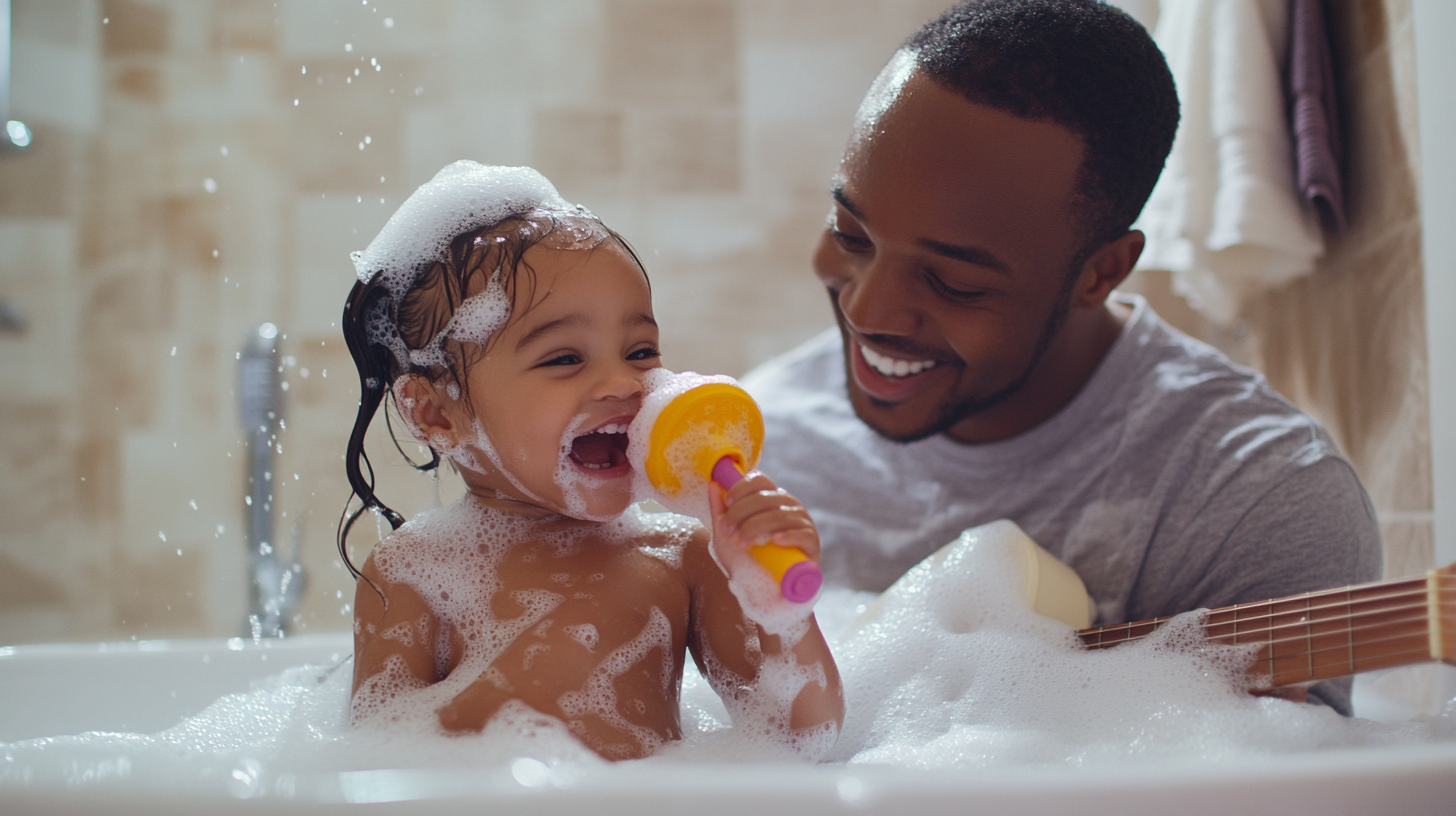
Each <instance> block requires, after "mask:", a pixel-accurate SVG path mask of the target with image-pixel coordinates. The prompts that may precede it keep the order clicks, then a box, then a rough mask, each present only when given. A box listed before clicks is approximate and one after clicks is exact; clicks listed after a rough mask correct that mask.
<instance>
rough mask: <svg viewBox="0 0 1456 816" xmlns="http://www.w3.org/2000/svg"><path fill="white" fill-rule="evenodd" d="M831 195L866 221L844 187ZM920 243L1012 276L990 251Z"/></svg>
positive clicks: (1002, 262) (951, 256)
mask: <svg viewBox="0 0 1456 816" xmlns="http://www.w3.org/2000/svg"><path fill="white" fill-rule="evenodd" d="M829 194H830V195H831V196H833V197H834V200H835V201H837V202H838V203H839V206H841V207H843V208H845V209H846V210H849V212H850V214H851V215H853V216H854V217H855V218H858V219H859V220H861V221H863V220H864V213H862V212H860V209H859V208H858V207H856V206H854V202H853V201H850V200H849V196H848V195H846V194H845V192H844V185H842V184H836V185H834V187H833V188H831V189H830V191H829ZM918 243H919V244H920V246H922V247H924V248H925V249H928V250H930V251H931V252H934V253H935V254H937V255H941V256H944V257H946V258H950V259H951V260H953V261H960V262H962V263H968V264H975V265H976V266H983V267H985V268H987V269H991V270H995V271H996V272H1000V273H1001V274H1003V275H1009V274H1011V265H1010V264H1008V263H1006V262H1005V261H1003V260H1001V259H1000V258H998V257H996V253H994V252H992V251H990V250H988V249H982V248H980V247H969V246H956V245H955V244H947V243H944V242H941V241H932V240H930V239H929V238H922V239H920V241H919V242H918Z"/></svg>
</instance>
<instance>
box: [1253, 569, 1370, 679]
mask: <svg viewBox="0 0 1456 816" xmlns="http://www.w3.org/2000/svg"><path fill="white" fill-rule="evenodd" d="M1353 622H1354V616H1353V615H1351V614H1350V588H1349V587H1345V646H1346V648H1347V649H1348V654H1347V655H1346V657H1345V662H1346V664H1348V665H1349V667H1350V673H1351V674H1354V673H1355V630H1354V628H1353V627H1352V624H1353ZM1269 651H1270V653H1272V652H1273V651H1274V650H1273V649H1270V650H1269Z"/></svg>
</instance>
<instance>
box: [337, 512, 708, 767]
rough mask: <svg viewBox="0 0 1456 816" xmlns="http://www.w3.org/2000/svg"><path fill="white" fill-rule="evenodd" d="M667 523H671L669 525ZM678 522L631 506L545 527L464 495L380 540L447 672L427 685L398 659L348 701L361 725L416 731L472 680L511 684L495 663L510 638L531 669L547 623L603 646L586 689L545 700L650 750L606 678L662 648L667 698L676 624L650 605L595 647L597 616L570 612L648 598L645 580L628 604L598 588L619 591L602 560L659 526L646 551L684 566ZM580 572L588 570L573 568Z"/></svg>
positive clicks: (660, 670) (400, 630)
mask: <svg viewBox="0 0 1456 816" xmlns="http://www.w3.org/2000/svg"><path fill="white" fill-rule="evenodd" d="M672 520H676V523H675V525H674V524H672V523H671V522H672ZM685 521H686V520H682V519H679V518H678V517H668V518H667V519H665V520H657V521H652V522H647V521H642V520H639V519H638V516H637V514H636V513H635V512H633V513H631V514H629V515H628V516H626V517H624V518H623V519H622V520H619V521H618V522H616V523H613V524H606V525H600V526H594V527H583V526H580V525H569V526H565V527H561V528H556V529H553V528H551V527H550V525H543V524H542V523H540V522H537V521H530V520H526V519H523V518H522V517H519V516H515V515H511V514H508V513H503V512H500V511H496V510H492V509H490V508H487V507H485V506H483V505H481V504H480V503H479V502H478V501H477V500H475V499H474V498H473V497H472V496H469V495H467V496H466V497H464V498H462V500H461V501H460V502H459V503H457V504H455V505H452V506H450V507H445V508H440V509H437V510H434V511H431V512H428V513H425V514H421V515H420V516H418V517H416V518H415V519H414V520H412V521H411V522H410V523H409V525H408V526H406V527H404V528H402V529H401V530H400V533H399V534H398V535H397V536H396V538H394V539H391V540H390V541H389V542H387V543H386V544H384V545H381V546H380V547H378V548H377V549H376V551H375V553H374V563H375V565H376V567H377V568H378V570H379V574H380V577H381V578H382V579H384V581H385V582H387V583H389V584H403V585H407V586H409V587H411V588H413V589H414V590H415V591H416V592H417V593H418V594H419V596H420V597H421V598H422V599H423V600H424V601H425V603H426V604H428V605H429V607H430V610H431V612H432V613H433V615H434V617H435V619H436V620H437V621H438V623H439V626H438V629H437V631H438V637H437V640H436V642H435V643H434V644H432V645H433V648H434V652H435V654H436V663H437V666H436V669H437V671H436V674H437V675H438V676H441V677H444V678H445V679H444V680H442V681H441V682H439V683H435V684H433V685H426V684H424V683H422V682H421V681H419V680H418V679H416V678H415V677H413V676H411V675H410V673H409V672H408V671H406V670H405V667H404V664H403V661H402V660H399V659H395V660H394V662H393V663H390V664H387V665H386V668H385V671H383V672H381V673H380V674H378V675H376V676H375V677H372V678H369V679H368V680H367V681H365V683H363V684H362V685H361V687H360V689H359V690H358V692H356V695H355V700H354V706H353V707H354V711H355V712H356V715H357V717H358V718H359V719H360V720H362V721H366V722H386V721H387V722H408V723H414V724H415V727H416V728H418V729H420V730H428V728H430V727H433V718H434V715H435V712H436V711H437V710H438V709H439V708H440V707H441V706H443V705H446V704H448V703H449V702H450V701H452V700H453V699H454V698H455V697H456V695H458V694H459V693H460V692H461V691H463V690H464V689H465V688H467V687H468V686H469V685H470V684H471V683H473V682H476V680H477V679H478V678H482V677H484V678H486V680H487V682H495V683H496V684H497V686H498V687H500V688H502V689H508V688H513V687H514V686H512V684H511V683H510V682H509V681H508V680H507V679H506V674H505V673H503V672H502V671H501V669H500V667H499V666H497V665H496V662H497V660H498V659H499V658H501V656H502V654H503V653H504V652H505V651H506V650H507V649H508V648H510V647H512V645H513V644H514V645H517V646H522V645H524V649H523V651H524V661H523V665H522V667H521V668H522V670H523V671H526V672H529V671H530V670H531V663H532V661H533V660H534V659H536V658H537V657H539V656H541V655H544V654H545V653H547V652H548V651H550V650H551V649H552V648H553V647H552V646H551V645H550V641H549V639H548V636H554V634H555V633H554V632H553V631H552V627H553V626H555V625H557V624H558V622H560V623H562V626H561V630H562V634H563V635H565V636H566V638H569V639H570V641H571V642H572V643H575V644H580V645H582V646H584V647H585V649H586V651H587V652H589V653H590V652H596V651H598V650H599V647H600V651H601V654H600V655H595V656H594V657H593V658H592V659H593V660H594V665H595V668H594V669H592V670H591V672H590V676H589V677H588V679H587V680H586V682H585V684H584V686H583V688H582V689H579V690H578V691H577V692H575V693H573V694H572V695H569V699H568V697H563V698H561V699H560V700H557V701H551V702H555V703H556V704H558V705H559V706H560V707H561V708H562V711H563V713H565V714H567V715H568V721H567V725H568V727H573V728H580V727H581V726H580V724H577V723H573V721H572V720H571V719H569V718H570V717H573V716H575V717H580V716H584V715H595V716H597V717H599V718H601V719H602V720H604V721H606V722H608V723H612V724H614V725H617V726H618V727H620V729H621V730H622V731H624V732H627V733H629V734H631V735H632V736H633V738H634V739H636V741H637V744H636V746H635V747H633V748H631V750H630V751H629V753H631V754H641V753H646V752H650V751H652V750H654V749H655V748H656V747H658V745H659V744H660V743H661V738H660V737H657V736H655V735H654V734H653V732H652V731H651V729H643V728H636V727H635V726H634V727H629V724H627V723H626V722H625V720H623V719H622V717H621V715H620V712H619V711H618V708H619V704H618V701H617V699H616V698H615V695H614V692H613V689H614V686H613V681H614V680H615V678H617V677H618V676H620V675H622V674H623V673H624V672H626V671H628V670H630V669H632V668H634V667H636V666H637V664H639V663H640V662H641V661H642V660H644V659H645V658H646V656H647V652H648V651H650V650H651V649H653V648H654V647H661V654H662V655H663V656H664V660H665V662H664V664H663V665H662V666H658V667H653V668H654V669H655V670H656V671H657V674H658V676H659V677H660V679H661V682H662V684H663V687H662V689H660V690H659V692H657V693H660V694H661V696H662V697H663V698H664V699H666V700H671V699H673V698H675V696H676V689H675V688H671V687H670V683H671V682H672V680H673V678H675V677H676V673H675V671H674V668H675V666H674V664H673V661H674V660H675V659H676V656H675V655H674V654H673V651H672V643H673V638H672V623H671V622H670V621H669V620H668V617H667V616H666V615H665V614H664V612H663V611H662V609H660V608H658V607H657V606H655V605H654V606H652V608H651V609H650V610H648V611H647V612H646V618H645V621H644V623H643V624H642V627H641V628H642V631H641V632H640V633H638V634H636V635H635V636H630V637H628V639H627V642H626V643H625V644H618V643H613V644H610V646H608V645H604V644H601V634H600V633H599V631H598V629H597V627H596V626H595V625H594V624H591V623H580V622H577V623H573V622H572V621H574V620H576V617H577V616H579V615H580V614H581V612H580V610H581V608H582V606H581V605H582V604H585V605H586V607H587V608H600V607H601V605H602V604H603V603H606V604H607V605H608V606H610V602H612V601H613V600H616V601H621V602H623V603H627V604H628V605H630V604H631V603H637V602H642V601H644V600H646V601H647V602H649V603H650V602H651V600H650V599H651V598H652V597H653V596H652V594H651V592H649V591H647V589H649V588H644V592H643V593H642V594H640V595H635V596H632V598H631V600H630V601H628V600H627V599H626V598H625V597H621V598H616V599H613V598H610V597H606V596H605V595H603V593H606V592H616V593H617V594H621V593H620V590H619V589H608V587H610V586H612V583H611V580H610V579H609V577H608V576H607V575H606V574H604V573H603V572H600V571H596V570H598V569H610V568H608V567H604V566H602V565H603V564H606V563H610V562H611V561H612V559H613V558H617V557H623V556H626V555H627V554H628V553H627V551H626V550H625V549H621V548H625V547H629V546H630V545H629V544H628V543H627V542H628V541H629V540H633V541H635V540H638V539H640V538H641V537H642V536H643V535H644V534H648V533H655V535H654V541H655V542H656V544H657V546H655V547H653V548H650V549H651V550H652V551H651V552H644V553H643V555H644V556H646V557H649V558H654V559H658V560H661V561H664V562H666V563H672V562H677V563H680V562H681V554H680V550H681V547H682V544H683V543H684V542H685V540H686V538H687V536H688V535H690V534H691V528H689V527H687V526H686V525H685V524H684V522H685ZM676 528H681V529H676ZM591 548H598V549H595V550H593V549H591ZM600 548H611V549H610V550H607V551H603V550H601V549H600ZM592 565H596V566H592ZM508 566H509V567H510V568H511V569H510V574H511V575H513V576H514V579H513V580H511V581H509V582H507V581H506V580H505V579H504V576H505V574H506V573H507V567H508ZM583 569H586V570H587V572H586V573H584V574H580V575H578V574H577V572H581V571H582V570H583ZM523 577H524V580H522V578H523ZM516 587H520V588H516ZM599 595H601V596H602V597H598V596H599ZM567 607H574V608H576V609H577V612H576V613H574V615H573V616H568V617H567V618H566V619H565V620H564V621H562V619H561V616H560V615H559V614H557V613H558V612H559V611H560V610H562V609H564V608H567ZM684 615H685V610H684ZM360 625H363V626H368V624H367V623H359V622H356V626H360ZM428 628H429V627H428V621H427V620H421V621H420V622H419V623H418V625H417V626H415V627H410V626H408V625H404V624H400V625H397V626H395V627H393V628H391V629H390V630H389V631H386V632H382V633H380V636H381V637H385V638H391V639H395V640H399V641H400V642H401V643H406V640H408V641H410V642H413V641H414V640H416V639H420V638H424V637H426V636H427V635H426V632H427V630H428ZM452 635H453V636H454V637H453V641H454V644H455V645H453V646H452ZM406 645H407V644H406ZM462 646H463V653H461V654H453V653H452V648H461V647H462ZM452 665H453V668H450V667H451V666H452ZM512 665H514V664H512ZM447 671H448V676H446V673H447ZM619 721H620V722H619Z"/></svg>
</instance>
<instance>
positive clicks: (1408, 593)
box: [1084, 575, 1456, 635]
mask: <svg viewBox="0 0 1456 816" xmlns="http://www.w3.org/2000/svg"><path fill="white" fill-rule="evenodd" d="M1441 579H1442V580H1444V581H1447V582H1450V583H1452V584H1456V575H1449V576H1446V575H1443V576H1441ZM1397 584H1411V585H1412V588H1411V589H1410V590H1402V591H1400V592H1387V593H1385V594H1383V595H1379V596H1374V597H1367V598H1358V599H1347V600H1346V601H1344V602H1343V603H1330V604H1321V605H1318V606H1309V607H1308V610H1309V611H1313V612H1324V611H1327V610H1330V609H1338V608H1339V607H1340V606H1342V605H1343V606H1346V608H1347V609H1348V608H1349V606H1350V605H1352V604H1354V605H1364V604H1372V603H1379V602H1383V601H1390V600H1395V599H1398V598H1401V597H1402V596H1404V597H1405V598H1413V597H1415V596H1417V595H1419V596H1421V598H1422V599H1424V598H1425V593H1426V592H1427V585H1426V579H1414V578H1412V579H1399V580H1397V581H1392V582H1389V586H1395V585H1397ZM1415 584H1419V585H1420V586H1418V587H1417V586H1415ZM1378 586H1383V585H1382V584H1366V585H1364V586H1352V587H1345V588H1343V589H1340V590H1325V591H1321V592H1313V593H1306V595H1308V596H1310V597H1316V598H1318V597H1332V596H1333V594H1335V593H1341V592H1343V593H1344V594H1346V595H1347V596H1348V595H1350V593H1351V592H1352V591H1353V590H1357V589H1370V588H1373V587H1378ZM1292 600H1299V598H1273V599H1270V600H1267V601H1253V602H1246V603H1241V604H1234V605H1233V606H1225V607H1219V608H1217V609H1210V610H1208V612H1209V615H1210V616H1212V615H1215V614H1218V613H1220V612H1223V613H1229V612H1233V613H1234V614H1235V616H1236V617H1237V618H1238V620H1239V622H1241V623H1242V622H1253V621H1256V620H1259V619H1260V618H1272V617H1275V616H1276V615H1287V614H1290V613H1289V612H1273V611H1269V612H1266V613H1264V614H1262V615H1256V616H1252V617H1243V616H1242V614H1241V612H1242V610H1245V609H1247V608H1248V607H1252V606H1263V607H1272V606H1273V605H1274V604H1278V603H1287V602H1289V601H1292ZM1426 603H1427V602H1426V601H1425V600H1421V605H1426ZM1393 609H1394V608H1391V609H1389V610H1386V611H1393ZM1372 611H1381V610H1372ZM1174 617H1175V616H1173V615H1162V616H1159V617H1156V618H1150V619H1148V620H1143V621H1128V622H1126V623H1112V624H1107V625H1105V626H1099V627H1094V628H1095V629H1097V630H1100V631H1103V632H1105V633H1107V634H1109V635H1111V634H1112V633H1113V632H1114V631H1116V630H1130V629H1132V627H1134V626H1145V625H1148V624H1152V625H1153V626H1154V627H1156V626H1157V625H1159V624H1162V623H1166V622H1168V621H1170V620H1172V619H1173V618H1174ZM1228 623H1229V621H1223V622H1217V621H1215V622H1212V625H1214V626H1218V625H1227V624H1228ZM1084 631H1087V630H1084Z"/></svg>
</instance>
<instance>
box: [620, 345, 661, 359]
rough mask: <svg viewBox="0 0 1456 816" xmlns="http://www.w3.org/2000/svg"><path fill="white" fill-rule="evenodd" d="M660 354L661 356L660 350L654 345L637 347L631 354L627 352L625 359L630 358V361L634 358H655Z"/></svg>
mask: <svg viewBox="0 0 1456 816" xmlns="http://www.w3.org/2000/svg"><path fill="white" fill-rule="evenodd" d="M661 356H662V352H660V351H658V350H657V349H656V347H654V346H647V347H646V348H640V349H637V350H636V351H634V352H632V353H631V354H628V355H627V359H628V360H632V361H636V360H656V359H657V358H658V357H661Z"/></svg>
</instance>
